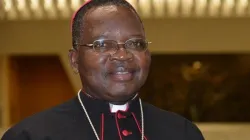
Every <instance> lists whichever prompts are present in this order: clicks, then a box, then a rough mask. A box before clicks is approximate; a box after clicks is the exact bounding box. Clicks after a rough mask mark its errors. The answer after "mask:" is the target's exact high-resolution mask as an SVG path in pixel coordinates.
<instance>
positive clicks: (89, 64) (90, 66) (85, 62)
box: [79, 52, 107, 79]
mask: <svg viewBox="0 0 250 140" xmlns="http://www.w3.org/2000/svg"><path fill="white" fill-rule="evenodd" d="M106 61H107V56H100V55H99V54H97V53H94V52H88V53H85V54H84V55H83V57H81V58H80V61H79V62H80V66H79V67H82V70H83V75H86V74H87V75H91V76H93V77H94V79H96V78H98V77H100V75H101V74H102V72H103V71H104V70H105V63H106Z"/></svg>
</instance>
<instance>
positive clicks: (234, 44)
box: [0, 19, 250, 54]
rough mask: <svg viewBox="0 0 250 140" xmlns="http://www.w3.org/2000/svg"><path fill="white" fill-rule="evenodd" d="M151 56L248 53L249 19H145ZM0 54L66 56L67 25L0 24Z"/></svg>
mask: <svg viewBox="0 0 250 140" xmlns="http://www.w3.org/2000/svg"><path fill="white" fill-rule="evenodd" d="M144 25H145V29H146V32H147V38H148V40H149V41H152V42H153V44H151V45H150V50H151V51H152V52H153V53H194V52H195V53H196V52H198V53H207V52H213V53H225V52H234V51H236V52H245V51H247V52H248V51H250V47H249V44H250V40H249V37H248V36H249V35H248V34H249V32H250V28H249V27H250V19H147V20H144ZM0 31H1V34H0V53H4V54H10V53H39V54H41V53H46V54H47V53H58V52H62V53H67V51H68V49H69V48H70V47H71V34H70V22H69V21H68V20H65V21H15V22H11V21H2V22H0Z"/></svg>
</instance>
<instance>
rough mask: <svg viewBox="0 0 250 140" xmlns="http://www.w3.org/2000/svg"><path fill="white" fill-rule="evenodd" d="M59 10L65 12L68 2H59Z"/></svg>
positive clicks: (58, 0) (64, 0)
mask: <svg viewBox="0 0 250 140" xmlns="http://www.w3.org/2000/svg"><path fill="white" fill-rule="evenodd" d="M57 8H58V9H60V10H64V8H66V0H57Z"/></svg>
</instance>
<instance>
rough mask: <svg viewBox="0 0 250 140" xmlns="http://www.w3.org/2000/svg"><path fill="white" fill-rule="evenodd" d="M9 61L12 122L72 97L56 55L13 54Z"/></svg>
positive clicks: (70, 87) (72, 94) (68, 83)
mask: <svg viewBox="0 0 250 140" xmlns="http://www.w3.org/2000/svg"><path fill="white" fill-rule="evenodd" d="M9 64H10V65H9V104H10V105H9V106H10V123H11V124H14V123H17V122H18V121H20V120H22V119H24V118H26V117H28V116H30V115H32V114H34V113H37V112H40V111H43V110H46V109H48V108H50V107H53V106H55V105H58V104H61V103H63V102H65V101H67V100H69V99H70V98H72V97H74V96H75V94H74V89H73V86H72V85H71V83H70V81H69V79H68V77H67V74H66V72H65V71H64V68H63V66H62V64H61V62H60V59H59V57H57V56H12V57H10V59H9Z"/></svg>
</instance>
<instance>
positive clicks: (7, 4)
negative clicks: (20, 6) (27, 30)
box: [3, 0, 13, 12]
mask: <svg viewBox="0 0 250 140" xmlns="http://www.w3.org/2000/svg"><path fill="white" fill-rule="evenodd" d="M3 2H4V10H5V11H6V12H9V11H10V10H11V9H12V7H13V3H12V0H3Z"/></svg>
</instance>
